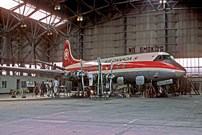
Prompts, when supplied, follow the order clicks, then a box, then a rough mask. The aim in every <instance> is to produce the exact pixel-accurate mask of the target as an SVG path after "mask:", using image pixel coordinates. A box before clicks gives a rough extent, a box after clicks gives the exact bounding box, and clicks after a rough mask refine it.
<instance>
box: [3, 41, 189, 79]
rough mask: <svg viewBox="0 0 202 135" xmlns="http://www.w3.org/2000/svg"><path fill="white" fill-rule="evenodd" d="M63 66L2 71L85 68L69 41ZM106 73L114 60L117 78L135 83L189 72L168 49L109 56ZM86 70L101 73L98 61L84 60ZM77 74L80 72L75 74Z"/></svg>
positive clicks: (104, 64)
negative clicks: (74, 53)
mask: <svg viewBox="0 0 202 135" xmlns="http://www.w3.org/2000/svg"><path fill="white" fill-rule="evenodd" d="M63 55H64V56H63V67H61V68H63V69H65V71H59V70H46V69H30V68H22V67H9V66H0V70H10V71H18V72H20V71H21V72H27V73H30V72H31V73H41V72H45V73H56V74H60V75H61V74H63V75H65V76H67V78H68V76H70V75H72V74H70V73H72V72H74V71H77V73H78V72H80V71H81V64H80V60H77V59H74V57H73V56H72V53H71V48H70V43H69V41H68V40H67V41H66V42H65V46H64V54H63ZM101 62H102V66H103V67H102V71H103V73H110V70H111V68H110V67H111V62H113V74H114V75H115V76H116V77H123V78H124V79H125V80H126V81H127V82H129V83H133V82H135V81H136V77H137V76H144V79H145V81H151V80H152V81H160V80H167V79H175V78H180V77H182V76H184V75H185V74H186V70H185V68H183V67H182V66H181V65H180V64H178V63H177V62H176V61H175V60H174V58H173V57H172V56H170V55H169V54H168V53H166V52H152V53H141V54H132V55H125V56H118V57H111V58H105V59H102V60H101ZM82 65H83V66H82V67H83V69H82V71H84V72H87V71H89V70H90V71H92V72H94V73H97V72H98V62H97V60H93V61H82ZM75 75H76V74H75Z"/></svg>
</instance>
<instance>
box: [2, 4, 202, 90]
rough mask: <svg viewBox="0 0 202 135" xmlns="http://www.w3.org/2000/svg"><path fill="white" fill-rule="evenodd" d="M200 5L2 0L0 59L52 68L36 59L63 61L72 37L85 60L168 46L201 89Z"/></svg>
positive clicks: (79, 56) (76, 53) (77, 52)
mask: <svg viewBox="0 0 202 135" xmlns="http://www.w3.org/2000/svg"><path fill="white" fill-rule="evenodd" d="M201 7H202V4H201V2H200V0H38V1H35V0H6V2H5V1H1V2H0V58H1V65H7V66H17V67H27V68H42V69H50V68H51V67H49V66H46V65H45V64H37V62H36V61H35V60H41V61H45V62H49V63H57V64H58V65H62V64H61V62H62V59H63V49H64V43H65V41H66V40H67V39H68V40H69V41H70V44H71V48H72V54H73V56H74V57H75V58H77V59H83V60H94V59H96V58H97V57H101V58H106V57H113V56H121V55H128V54H139V53H145V52H154V51H163V52H168V53H169V54H170V55H173V56H174V57H175V59H176V61H177V62H179V63H180V64H181V65H183V66H184V67H185V68H186V70H187V74H186V77H187V78H188V79H189V80H191V81H193V82H194V84H195V85H196V87H197V89H198V90H201V87H202V9H201ZM0 73H1V74H2V75H17V76H23V75H26V74H22V73H19V72H11V71H7V72H3V71H2V70H1V72H0ZM26 76H27V75H26ZM28 76H31V74H28ZM37 76H44V75H43V74H40V75H37ZM2 83H3V82H2Z"/></svg>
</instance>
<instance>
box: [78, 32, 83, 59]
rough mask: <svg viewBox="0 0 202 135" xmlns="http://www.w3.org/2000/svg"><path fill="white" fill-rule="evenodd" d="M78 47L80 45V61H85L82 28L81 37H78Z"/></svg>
mask: <svg viewBox="0 0 202 135" xmlns="http://www.w3.org/2000/svg"><path fill="white" fill-rule="evenodd" d="M78 38H79V40H78V42H79V43H78V45H79V59H82V60H83V29H82V28H80V32H79V35H78Z"/></svg>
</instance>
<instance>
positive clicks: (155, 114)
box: [0, 93, 202, 135]
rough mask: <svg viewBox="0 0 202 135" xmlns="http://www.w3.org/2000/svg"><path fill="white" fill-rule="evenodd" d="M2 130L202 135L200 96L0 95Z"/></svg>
mask: <svg viewBox="0 0 202 135" xmlns="http://www.w3.org/2000/svg"><path fill="white" fill-rule="evenodd" d="M0 116H1V120H0V133H1V134H2V135H11V134H12V135H36V134H43V135H64V134H68V135H115V134H116V135H143V134H145V135H162V134H164V135H171V134H172V135H181V134H183V135H191V134H192V135H201V133H202V128H201V127H202V96H201V95H193V96H192V97H189V96H186V95H182V96H177V97H174V96H170V97H168V98H139V97H131V98H118V97H110V98H109V100H90V99H89V98H63V96H61V98H50V97H47V96H45V97H39V96H37V97H32V94H31V93H28V94H26V98H22V97H21V95H19V96H18V95H17V96H16V98H11V95H7V94H6V95H5V94H2V95H0Z"/></svg>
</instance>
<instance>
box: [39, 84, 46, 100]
mask: <svg viewBox="0 0 202 135" xmlns="http://www.w3.org/2000/svg"><path fill="white" fill-rule="evenodd" d="M44 89H45V84H44V81H42V83H41V94H40V95H41V96H43V97H44Z"/></svg>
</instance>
